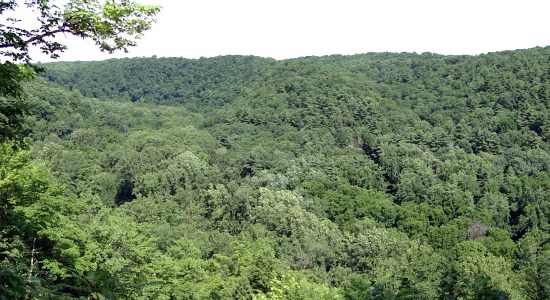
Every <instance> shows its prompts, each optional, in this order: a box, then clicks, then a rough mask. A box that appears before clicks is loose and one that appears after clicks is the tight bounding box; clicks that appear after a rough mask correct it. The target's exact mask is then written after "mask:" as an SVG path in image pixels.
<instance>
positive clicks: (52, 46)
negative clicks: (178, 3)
mask: <svg viewBox="0 0 550 300" xmlns="http://www.w3.org/2000/svg"><path fill="white" fill-rule="evenodd" d="M59 2H60V1H56V0H26V1H25V6H26V7H27V8H28V9H30V10H31V11H32V12H33V13H36V14H37V15H38V17H37V20H38V22H39V23H40V25H38V26H37V27H35V28H32V29H27V28H25V26H20V25H22V24H21V21H22V20H21V19H18V18H17V17H14V16H13V15H11V12H14V13H16V14H21V11H22V10H23V9H22V8H21V1H16V0H10V1H2V3H1V4H0V14H2V19H3V20H2V23H1V24H0V30H1V34H0V49H2V50H1V51H0V54H1V55H2V56H4V57H10V58H11V59H12V60H13V61H14V62H18V61H24V62H26V63H29V62H30V61H31V57H30V55H29V47H31V46H38V47H40V49H41V50H42V51H43V52H44V53H46V54H48V55H50V56H51V57H52V58H57V57H59V52H63V51H64V50H66V49H67V46H65V45H62V44H61V43H59V42H58V41H56V40H55V36H56V34H58V33H68V34H71V35H75V36H78V37H81V38H84V39H92V40H93V41H94V42H95V44H96V45H97V46H98V47H99V49H100V50H101V51H107V52H109V53H112V52H114V51H116V50H124V51H127V47H131V46H135V45H136V40H137V39H139V38H140V36H141V34H142V33H143V32H144V31H146V30H148V29H149V28H151V23H152V22H154V21H155V19H154V17H155V15H156V14H157V13H158V12H159V10H160V7H159V6H150V5H142V4H139V3H136V2H134V1H125V0H70V1H69V2H68V3H67V4H65V5H63V6H62V7H60V5H61V4H60V3H59ZM6 24H11V25H6Z"/></svg>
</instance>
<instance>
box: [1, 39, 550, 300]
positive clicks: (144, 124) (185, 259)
mask: <svg viewBox="0 0 550 300" xmlns="http://www.w3.org/2000/svg"><path fill="white" fill-rule="evenodd" d="M41 67H44V68H46V69H47V71H46V72H45V73H44V74H43V78H38V79H36V80H34V81H32V82H28V83H27V84H26V85H25V93H26V94H27V95H28V102H29V104H30V105H31V107H32V114H31V115H29V116H27V117H26V118H25V121H24V122H25V123H24V126H23V127H24V132H23V133H22V134H23V136H24V137H25V141H26V143H27V144H28V147H29V149H28V150H25V151H21V150H15V149H14V147H13V146H12V145H11V144H10V143H4V144H2V147H1V148H0V161H1V162H2V163H1V164H0V175H1V177H0V196H1V197H2V201H4V202H5V203H6V204H5V205H6V206H5V208H4V210H3V214H2V216H1V220H2V223H1V224H2V242H1V244H0V249H1V250H2V255H3V256H2V261H0V267H1V268H2V269H1V271H2V272H1V273H0V278H9V279H10V281H7V280H5V281H2V284H1V286H0V288H1V289H2V290H1V291H0V294H2V295H6V296H0V297H5V298H6V299H11V298H24V297H27V298H46V297H52V298H61V297H66V298H82V299H105V298H106V299H316V298H317V299H548V298H550V243H549V241H550V239H549V234H550V221H549V218H550V109H549V105H550V101H549V99H550V48H549V47H546V48H533V49H527V50H517V51H505V52H498V53H489V54H483V55H478V56H443V55H436V54H430V53H423V54H410V53H399V54H396V53H369V54H361V55H353V56H340V55H334V56H326V57H304V58H297V59H291V60H282V61H276V60H273V59H268V58H260V57H250V56H224V57H216V58H201V59H183V58H156V57H153V58H131V59H112V60H108V61H103V62H60V63H50V64H44V65H41ZM27 162H28V163H27ZM31 283H32V284H31Z"/></svg>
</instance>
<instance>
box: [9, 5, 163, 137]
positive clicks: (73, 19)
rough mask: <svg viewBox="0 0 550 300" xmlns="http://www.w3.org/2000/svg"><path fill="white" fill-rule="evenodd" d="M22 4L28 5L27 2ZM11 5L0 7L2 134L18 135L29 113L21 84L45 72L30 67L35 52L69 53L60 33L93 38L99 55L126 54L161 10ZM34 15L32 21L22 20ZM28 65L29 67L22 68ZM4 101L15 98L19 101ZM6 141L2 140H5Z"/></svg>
mask: <svg viewBox="0 0 550 300" xmlns="http://www.w3.org/2000/svg"><path fill="white" fill-rule="evenodd" d="M22 2H23V3H22ZM61 3H63V1H57V0H25V1H17V0H8V1H2V2H1V3H0V56H1V57H2V59H3V60H5V61H3V62H0V133H1V136H2V137H13V136H16V132H18V131H19V129H20V128H19V124H20V122H21V121H20V119H21V117H22V116H23V115H25V114H26V113H27V112H28V108H27V107H26V106H25V105H24V101H23V100H22V99H21V97H22V95H23V93H22V89H21V82H22V81H23V80H24V79H28V78H32V77H33V75H34V74H35V73H36V72H40V71H43V69H42V68H39V67H37V66H35V65H33V64H31V61H32V57H31V56H30V54H29V49H30V48H31V47H39V48H40V49H41V50H42V52H44V53H45V54H47V55H50V57H51V58H57V57H59V53H60V52H63V51H65V50H66V49H67V46H66V45H63V44H61V43H60V42H59V41H58V40H56V35H57V34H70V35H74V36H77V37H81V38H83V39H91V40H93V41H94V42H95V44H96V45H97V46H98V47H99V49H100V51H107V52H109V53H112V52H114V51H116V50H124V51H127V49H128V47H132V46H135V45H136V40H138V39H139V38H140V37H141V34H142V33H143V32H144V31H146V30H148V29H149V28H151V23H152V22H154V21H155V15H156V14H157V13H158V12H159V11H160V7H159V6H150V5H142V4H139V3H136V2H134V1H126V0H70V1H68V2H67V3H66V4H64V5H62V4H61ZM29 11H30V13H33V14H34V15H35V16H36V21H37V22H36V24H33V25H31V24H32V23H31V22H32V20H25V22H23V20H22V19H19V18H18V17H17V16H21V15H23V14H29ZM20 62H23V63H24V65H17V63H20ZM3 97H8V98H15V100H10V99H4V98H3ZM1 140H2V138H0V141H1Z"/></svg>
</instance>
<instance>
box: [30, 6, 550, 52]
mask: <svg viewBox="0 0 550 300" xmlns="http://www.w3.org/2000/svg"><path fill="white" fill-rule="evenodd" d="M138 2H141V3H147V4H160V5H162V6H163V7H164V9H163V11H162V12H161V13H160V14H159V15H158V22H157V23H156V24H154V25H153V29H152V30H151V31H149V32H147V33H146V34H145V36H144V37H143V39H142V40H141V41H140V42H139V46H138V47H136V48H132V49H131V50H130V53H128V54H124V53H118V54H115V55H107V54H105V53H100V52H99V51H98V50H97V49H96V48H95V47H94V45H93V43H92V42H89V41H88V42H84V41H82V40H76V39H75V40H69V41H67V43H68V45H69V50H68V51H67V52H65V53H64V54H62V56H61V59H60V60H101V59H107V58H110V57H126V56H153V55H157V56H159V57H162V56H165V57H187V58H199V57H212V56H219V55H227V54H241V55H256V56H263V57H272V58H276V59H285V58H294V57H301V56H308V55H316V56H319V55H329V54H356V53H366V52H384V51H389V52H417V53H422V52H433V53H440V54H480V53H486V52H493V51H501V50H513V49H523V48H531V47H535V46H548V45H550V18H549V17H548V13H549V12H550V1H548V0H517V1H509V0H501V1H493V0H460V1H455V0H438V1H436V0H376V1H374V0H363V1H359V0H331V1H328V0H317V1H310V0H276V1H273V0H255V1H254V0H194V1H191V0H156V1H155V0H138ZM35 53H37V52H35ZM34 61H35V62H38V61H48V59H47V58H46V57H45V56H42V55H38V54H35V55H34Z"/></svg>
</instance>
